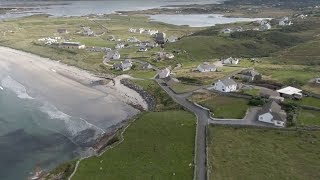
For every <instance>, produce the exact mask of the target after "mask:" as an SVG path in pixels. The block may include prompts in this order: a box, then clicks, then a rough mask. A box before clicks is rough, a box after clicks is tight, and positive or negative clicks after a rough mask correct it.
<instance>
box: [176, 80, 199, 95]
mask: <svg viewBox="0 0 320 180" xmlns="http://www.w3.org/2000/svg"><path fill="white" fill-rule="evenodd" d="M171 88H172V90H173V91H174V92H175V93H178V94H180V93H187V92H192V91H195V90H197V89H199V88H200V86H193V85H188V84H183V83H177V84H174V85H172V86H171Z"/></svg>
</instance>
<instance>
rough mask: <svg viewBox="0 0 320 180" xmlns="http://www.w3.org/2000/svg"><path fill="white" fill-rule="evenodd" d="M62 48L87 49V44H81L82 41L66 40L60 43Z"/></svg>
mask: <svg viewBox="0 0 320 180" xmlns="http://www.w3.org/2000/svg"><path fill="white" fill-rule="evenodd" d="M60 47H61V48H66V49H85V48H86V46H85V45H83V44H81V43H80V42H64V43H61V44H60Z"/></svg>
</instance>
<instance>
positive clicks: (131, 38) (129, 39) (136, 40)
mask: <svg viewBox="0 0 320 180" xmlns="http://www.w3.org/2000/svg"><path fill="white" fill-rule="evenodd" d="M127 41H128V42H132V43H137V42H140V41H139V39H137V38H136V37H130V38H128V39H127Z"/></svg>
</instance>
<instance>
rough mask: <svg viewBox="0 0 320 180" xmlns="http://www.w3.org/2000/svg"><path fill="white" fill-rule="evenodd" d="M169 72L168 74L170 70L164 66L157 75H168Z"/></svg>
mask: <svg viewBox="0 0 320 180" xmlns="http://www.w3.org/2000/svg"><path fill="white" fill-rule="evenodd" d="M169 74H170V70H169V69H168V68H165V69H162V70H160V71H159V76H168V75H169Z"/></svg>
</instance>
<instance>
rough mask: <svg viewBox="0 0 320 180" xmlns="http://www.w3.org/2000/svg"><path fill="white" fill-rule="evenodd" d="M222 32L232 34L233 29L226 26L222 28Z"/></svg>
mask: <svg viewBox="0 0 320 180" xmlns="http://www.w3.org/2000/svg"><path fill="white" fill-rule="evenodd" d="M221 32H222V33H224V34H230V33H232V29H230V28H224V29H223V30H221Z"/></svg>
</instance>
